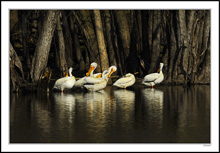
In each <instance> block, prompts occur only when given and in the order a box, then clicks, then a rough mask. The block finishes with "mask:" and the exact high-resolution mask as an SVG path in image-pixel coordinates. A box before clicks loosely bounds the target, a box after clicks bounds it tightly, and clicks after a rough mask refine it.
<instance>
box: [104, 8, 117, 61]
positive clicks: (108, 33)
mask: <svg viewBox="0 0 220 153" xmlns="http://www.w3.org/2000/svg"><path fill="white" fill-rule="evenodd" d="M104 13H105V29H106V37H107V48H108V56H109V61H110V64H109V65H116V59H115V52H114V48H113V44H112V28H111V15H110V13H109V11H108V10H105V11H104Z"/></svg>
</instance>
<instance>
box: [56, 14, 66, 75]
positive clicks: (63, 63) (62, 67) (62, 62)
mask: <svg viewBox="0 0 220 153" xmlns="http://www.w3.org/2000/svg"><path fill="white" fill-rule="evenodd" d="M57 33H58V44H59V57H60V58H59V59H60V62H59V63H60V66H59V67H60V72H61V77H63V76H65V75H66V73H67V71H68V66H67V62H66V56H65V53H66V52H65V43H64V36H63V30H62V26H61V22H60V16H58V18H57Z"/></svg>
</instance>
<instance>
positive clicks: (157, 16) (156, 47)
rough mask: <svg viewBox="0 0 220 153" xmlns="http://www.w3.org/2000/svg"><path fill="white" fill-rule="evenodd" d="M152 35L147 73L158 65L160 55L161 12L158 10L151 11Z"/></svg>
mask: <svg viewBox="0 0 220 153" xmlns="http://www.w3.org/2000/svg"><path fill="white" fill-rule="evenodd" d="M153 15H154V17H153V31H152V32H153V33H152V34H153V37H152V41H153V42H152V50H151V64H150V69H149V71H148V73H152V72H154V71H155V70H156V68H157V67H158V65H157V62H158V59H159V57H160V24H161V13H160V11H159V10H158V11H154V12H153Z"/></svg>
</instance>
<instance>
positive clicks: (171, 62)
mask: <svg viewBox="0 0 220 153" xmlns="http://www.w3.org/2000/svg"><path fill="white" fill-rule="evenodd" d="M173 20H174V16H173V13H172V12H171V13H170V43H169V44H168V45H169V46H170V55H169V57H170V60H169V67H168V69H169V70H168V78H167V81H168V82H171V80H172V78H173V68H174V63H175V62H174V59H175V53H176V51H177V44H176V36H175V32H174V25H173Z"/></svg>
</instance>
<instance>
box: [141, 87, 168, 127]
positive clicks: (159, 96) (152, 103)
mask: <svg viewBox="0 0 220 153" xmlns="http://www.w3.org/2000/svg"><path fill="white" fill-rule="evenodd" d="M142 98H143V101H144V106H145V108H146V109H147V111H146V112H148V116H149V118H151V119H152V121H158V122H155V123H159V125H158V126H157V127H159V128H161V127H162V120H163V100H164V92H163V91H161V90H158V89H152V88H145V89H143V90H142Z"/></svg>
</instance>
